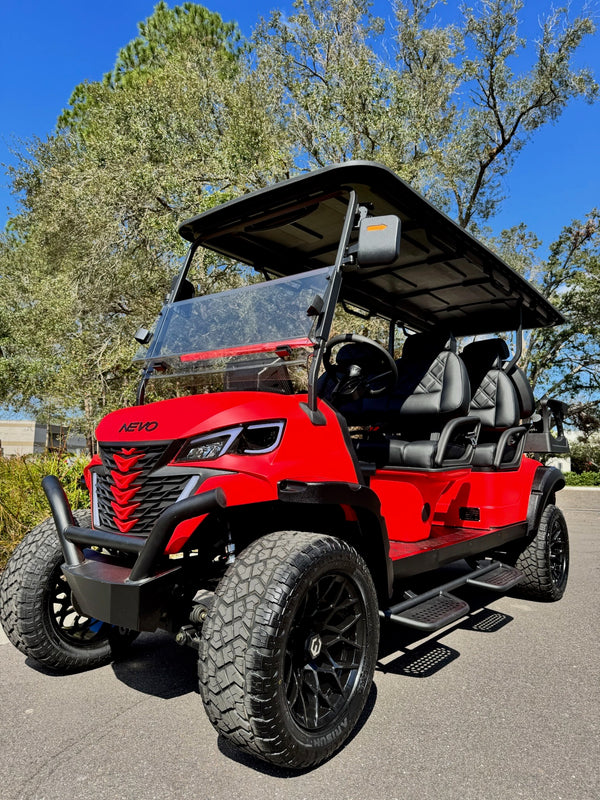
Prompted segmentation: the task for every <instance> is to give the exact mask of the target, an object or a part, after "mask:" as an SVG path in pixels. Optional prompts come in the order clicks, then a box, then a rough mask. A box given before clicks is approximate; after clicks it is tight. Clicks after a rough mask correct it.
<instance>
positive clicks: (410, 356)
mask: <svg viewBox="0 0 600 800" xmlns="http://www.w3.org/2000/svg"><path fill="white" fill-rule="evenodd" d="M444 350H449V351H450V352H451V353H456V350H457V345H456V339H455V338H454V336H453V335H452V334H451V333H448V331H432V332H427V333H413V334H412V336H407V338H406V341H405V342H404V346H403V347H402V358H403V359H407V360H409V361H417V360H418V359H422V358H434V357H435V356H436V355H437V354H438V353H441V352H442V351H444Z"/></svg>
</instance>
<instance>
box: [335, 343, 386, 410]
mask: <svg viewBox="0 0 600 800" xmlns="http://www.w3.org/2000/svg"><path fill="white" fill-rule="evenodd" d="M350 342H351V343H353V344H354V345H358V347H352V346H349V347H342V348H341V349H340V351H339V352H338V354H337V358H336V363H335V364H332V363H331V352H332V350H333V348H334V347H336V346H337V345H338V344H348V343H350ZM323 366H324V368H325V372H326V373H327V375H328V376H329V378H330V379H331V380H333V381H335V386H334V388H333V390H332V392H331V397H332V399H336V398H339V399H344V400H360V399H361V398H362V397H377V395H380V394H383V393H384V392H386V391H388V390H389V389H391V388H392V387H393V386H394V385H395V383H396V381H397V380H398V367H397V366H396V362H395V361H394V359H393V357H392V355H391V354H390V353H389V352H388V351H387V350H386V349H385V347H382V346H381V345H380V344H379V343H378V342H374V341H373V339H368V338H367V337H366V336H360V334H358V333H342V334H340V335H339V336H334V337H333V338H332V339H330V340H329V341H328V342H327V344H326V345H325V349H324V350H323Z"/></svg>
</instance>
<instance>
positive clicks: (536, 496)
mask: <svg viewBox="0 0 600 800" xmlns="http://www.w3.org/2000/svg"><path fill="white" fill-rule="evenodd" d="M564 486H565V479H564V476H563V474H562V472H561V471H560V470H559V469H556V467H545V466H543V465H540V466H539V467H538V468H537V469H536V471H535V474H534V476H533V484H532V486H531V494H530V496H529V506H528V508H527V537H528V538H533V537H534V536H535V533H536V531H537V528H538V525H539V524H540V518H541V516H542V512H543V510H544V509H545V508H546V506H547V505H548V502H549V500H550V498H551V497H552V495H554V494H555V493H556V492H559V491H560V490H561V489H563V488H564Z"/></svg>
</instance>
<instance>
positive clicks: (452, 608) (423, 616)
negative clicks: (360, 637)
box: [389, 592, 470, 631]
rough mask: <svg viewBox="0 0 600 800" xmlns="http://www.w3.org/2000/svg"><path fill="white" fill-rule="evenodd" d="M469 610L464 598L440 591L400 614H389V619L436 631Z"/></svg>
mask: <svg viewBox="0 0 600 800" xmlns="http://www.w3.org/2000/svg"><path fill="white" fill-rule="evenodd" d="M469 611H470V609H469V606H468V604H467V603H465V601H464V600H460V599H459V598H458V597H454V595H452V594H449V593H448V592H440V593H439V594H437V595H436V596H435V597H432V598H431V599H430V600H424V601H423V602H422V603H419V604H418V605H416V606H412V608H408V609H407V610H406V611H404V612H402V613H401V614H392V615H390V617H389V619H392V620H393V621H394V622H398V623H400V624H401V625H408V627H409V628H417V629H418V630H420V631H437V630H439V629H440V628H443V627H444V626H445V625H449V624H450V623H451V622H454V621H455V620H457V619H460V618H461V617H464V616H465V614H468V613H469Z"/></svg>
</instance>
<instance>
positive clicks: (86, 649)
mask: <svg viewBox="0 0 600 800" xmlns="http://www.w3.org/2000/svg"><path fill="white" fill-rule="evenodd" d="M74 516H75V519H76V520H77V522H78V523H79V524H80V525H82V526H85V527H89V526H90V512H89V511H85V510H79V511H75V512H74ZM63 561H64V557H63V554H62V550H61V547H60V543H59V541H58V536H57V534H56V528H55V526H54V521H53V520H52V519H51V518H50V519H47V520H45V521H44V522H42V523H40V524H39V525H37V526H36V527H35V528H33V529H32V530H31V531H29V533H28V534H26V536H25V538H24V539H23V541H22V542H21V543H20V544H19V545H18V546H17V547H16V549H15V551H14V553H13V554H12V556H11V558H10V560H9V562H8V564H7V566H6V569H5V570H4V572H3V573H2V576H1V578H0V623H1V624H2V627H3V629H4V632H5V633H6V635H7V637H8V639H9V641H10V642H12V644H13V645H14V646H15V647H16V648H17V649H18V650H20V651H21V652H22V653H24V654H25V655H26V656H29V657H30V658H33V659H34V660H35V661H37V662H38V663H39V664H42V665H43V666H45V667H46V668H47V669H50V670H52V671H54V672H61V673H66V672H73V671H77V670H82V669H89V668H92V667H98V666H101V665H102V664H106V663H108V662H109V661H110V660H111V659H112V658H113V657H114V656H115V655H117V654H118V653H120V652H121V650H122V649H123V648H125V647H126V646H127V645H128V644H129V643H130V642H131V641H133V639H134V638H135V636H137V633H135V632H134V631H129V630H124V629H120V628H115V627H114V626H112V625H108V624H107V623H105V622H101V621H100V620H97V619H91V618H90V617H86V616H85V615H83V614H80V613H79V612H78V611H77V610H76V609H75V607H74V605H73V601H72V597H71V589H70V588H69V584H68V583H67V581H66V579H65V577H64V575H63V574H62V570H61V564H62V563H63Z"/></svg>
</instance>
